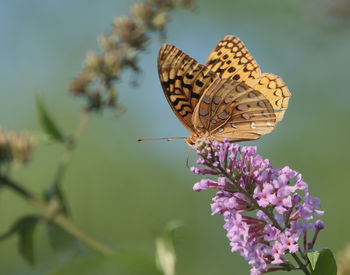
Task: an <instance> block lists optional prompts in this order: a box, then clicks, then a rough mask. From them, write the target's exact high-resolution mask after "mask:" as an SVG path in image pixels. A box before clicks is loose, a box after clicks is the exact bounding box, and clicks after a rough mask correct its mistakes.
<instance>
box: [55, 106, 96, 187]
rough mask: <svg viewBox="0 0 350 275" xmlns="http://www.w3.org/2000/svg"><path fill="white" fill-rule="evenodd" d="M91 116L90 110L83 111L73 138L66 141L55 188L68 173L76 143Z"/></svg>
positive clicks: (56, 175)
mask: <svg viewBox="0 0 350 275" xmlns="http://www.w3.org/2000/svg"><path fill="white" fill-rule="evenodd" d="M89 118H90V113H89V112H88V111H83V113H82V115H81V117H80V120H79V123H78V126H77V128H76V129H75V131H74V133H73V135H72V136H71V138H70V139H69V140H68V141H67V143H66V146H65V151H64V153H63V155H62V158H61V161H60V163H59V165H58V167H57V170H56V173H55V177H54V181H53V186H54V187H55V188H58V187H59V186H60V185H61V182H62V180H63V177H64V175H65V174H66V171H67V168H68V164H69V162H70V160H71V158H72V154H73V151H74V149H75V145H76V143H77V141H78V140H79V139H80V136H81V134H82V133H83V131H84V129H85V128H86V125H87V123H88V121H89Z"/></svg>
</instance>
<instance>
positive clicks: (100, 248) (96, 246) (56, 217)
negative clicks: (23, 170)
mask: <svg viewBox="0 0 350 275" xmlns="http://www.w3.org/2000/svg"><path fill="white" fill-rule="evenodd" d="M0 183H1V184H3V185H5V186H7V187H8V188H10V189H11V190H12V191H15V192H16V193H17V194H18V195H20V196H21V197H23V198H25V199H26V200H27V201H28V202H29V203H30V204H31V205H33V206H34V207H35V208H37V209H38V210H39V211H40V212H41V214H42V215H43V216H44V217H45V218H46V219H48V220H50V221H51V222H53V223H55V224H56V225H58V226H60V227H61V228H62V229H63V230H65V231H66V232H68V233H70V234H71V235H72V236H74V237H75V238H77V239H78V240H80V241H82V242H83V243H84V244H85V245H87V246H88V247H90V248H91V249H93V250H95V251H97V252H99V253H101V254H103V255H110V254H113V253H114V252H113V250H112V249H111V248H110V247H108V246H107V245H105V244H102V243H101V242H99V241H97V240H96V239H94V238H93V237H91V236H90V235H88V234H87V233H85V232H83V231H82V230H81V229H79V228H78V227H77V226H76V225H74V224H73V223H72V222H71V221H70V220H69V219H68V218H67V217H66V216H65V215H63V214H61V213H57V214H55V213H52V211H51V207H50V202H49V203H46V202H44V201H43V200H40V199H38V198H36V197H35V196H34V195H33V194H32V193H31V192H30V191H28V190H27V189H25V188H24V187H23V186H21V185H19V184H18V183H15V182H14V181H12V180H10V179H9V178H7V177H5V176H2V175H0Z"/></svg>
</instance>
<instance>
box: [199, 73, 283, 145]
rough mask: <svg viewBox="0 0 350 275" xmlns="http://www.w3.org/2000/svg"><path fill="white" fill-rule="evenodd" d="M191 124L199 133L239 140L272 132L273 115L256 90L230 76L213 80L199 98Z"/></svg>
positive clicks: (274, 119) (216, 137)
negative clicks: (229, 77)
mask: <svg viewBox="0 0 350 275" xmlns="http://www.w3.org/2000/svg"><path fill="white" fill-rule="evenodd" d="M193 124H194V127H195V129H196V130H197V131H198V133H199V136H200V135H208V136H212V137H214V138H215V139H218V140H222V139H224V138H228V139H229V140H231V141H242V140H252V139H257V138H259V137H260V136H261V135H263V134H266V133H269V132H271V131H272V130H273V129H274V126H275V124H276V116H275V113H274V110H273V107H272V105H271V104H270V102H269V101H268V100H267V99H266V97H265V96H264V95H263V94H262V93H260V92H259V91H257V90H254V89H253V88H251V87H250V86H248V85H247V84H245V83H242V82H237V81H235V80H233V79H216V80H215V81H214V82H213V83H212V84H211V85H210V86H209V87H208V88H207V89H206V90H205V92H204V94H203V96H202V98H201V100H200V101H199V103H198V105H197V107H196V109H195V111H194V115H193Z"/></svg>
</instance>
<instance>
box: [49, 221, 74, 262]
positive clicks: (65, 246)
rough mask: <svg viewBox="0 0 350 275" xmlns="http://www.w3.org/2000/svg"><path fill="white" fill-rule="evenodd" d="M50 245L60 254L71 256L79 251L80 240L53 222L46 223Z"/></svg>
mask: <svg viewBox="0 0 350 275" xmlns="http://www.w3.org/2000/svg"><path fill="white" fill-rule="evenodd" d="M46 228H47V232H48V236H49V241H50V245H51V247H52V248H53V250H54V251H55V253H56V255H58V256H65V257H66V258H67V257H68V256H69V257H71V256H72V254H73V253H75V254H76V253H77V252H78V250H79V249H78V248H79V246H80V242H79V241H78V240H77V239H76V238H74V237H73V236H72V235H70V234H68V233H67V232H66V231H64V230H63V229H62V228H61V227H59V226H57V225H56V224H54V223H52V222H47V223H46Z"/></svg>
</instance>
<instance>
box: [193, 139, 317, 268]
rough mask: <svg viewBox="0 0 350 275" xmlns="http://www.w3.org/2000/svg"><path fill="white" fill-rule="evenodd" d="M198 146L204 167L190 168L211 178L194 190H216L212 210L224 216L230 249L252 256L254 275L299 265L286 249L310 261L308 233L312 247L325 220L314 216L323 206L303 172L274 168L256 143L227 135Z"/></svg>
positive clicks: (246, 256)
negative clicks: (311, 232) (232, 139)
mask: <svg viewBox="0 0 350 275" xmlns="http://www.w3.org/2000/svg"><path fill="white" fill-rule="evenodd" d="M195 148H196V150H197V154H198V155H199V156H200V158H199V160H198V161H197V164H200V165H202V167H192V168H191V171H192V172H193V173H195V174H198V175H206V176H208V177H209V178H206V179H202V180H201V181H199V182H197V183H196V184H195V185H194V187H193V189H194V190H195V191H202V190H208V189H217V190H218V191H217V193H216V196H215V197H214V198H213V203H212V204H211V210H212V215H215V214H219V215H223V217H224V221H225V224H224V229H225V230H226V231H227V238H228V239H229V241H230V246H231V250H232V252H238V253H240V254H241V255H242V257H244V259H246V260H247V261H248V263H249V264H250V265H251V266H252V268H251V274H263V273H266V272H269V271H275V270H291V269H293V268H298V267H297V266H293V265H292V263H291V262H290V261H288V260H287V259H286V258H285V257H284V255H286V254H287V253H289V254H293V255H292V256H293V257H294V258H296V257H297V258H298V259H299V260H300V261H301V262H303V261H304V264H305V265H306V264H307V262H305V258H304V256H305V255H304V251H303V249H306V248H305V244H306V243H307V241H306V236H307V234H306V232H307V231H308V230H315V234H314V238H313V239H312V241H311V242H310V243H307V244H308V248H312V247H313V245H314V243H315V240H316V237H317V235H318V232H319V231H320V230H321V229H323V228H324V223H323V222H322V221H320V220H317V221H314V217H315V216H317V217H319V216H322V215H323V211H321V210H319V207H320V200H319V199H318V198H314V197H311V196H310V193H309V190H308V185H307V184H306V183H305V182H304V180H303V178H302V176H301V175H300V174H298V173H297V172H296V171H294V170H292V169H291V168H289V167H284V168H282V169H274V168H273V166H272V165H270V162H269V160H267V159H263V158H262V157H261V156H259V155H257V154H256V152H257V149H256V146H246V147H239V145H237V144H232V143H230V142H229V141H228V140H227V139H225V140H224V141H223V143H219V142H217V141H208V140H199V141H197V143H196V146H195ZM302 238H304V239H303V240H301V239H302ZM300 242H302V243H303V244H304V245H300ZM298 253H301V254H302V255H298Z"/></svg>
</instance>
